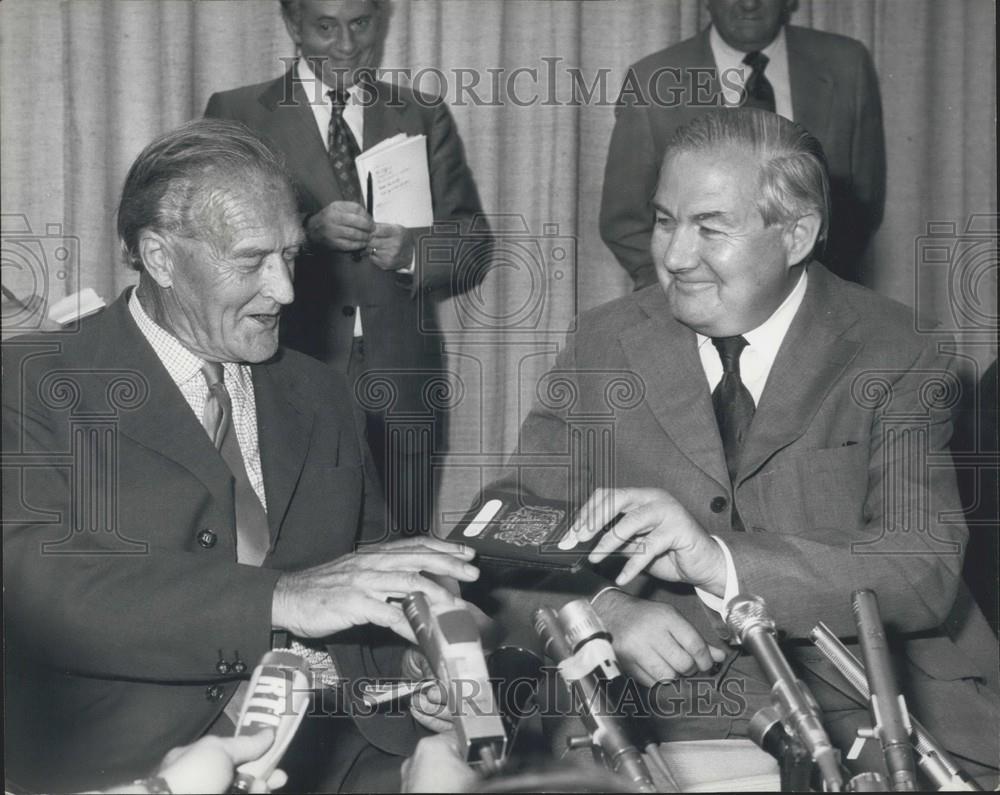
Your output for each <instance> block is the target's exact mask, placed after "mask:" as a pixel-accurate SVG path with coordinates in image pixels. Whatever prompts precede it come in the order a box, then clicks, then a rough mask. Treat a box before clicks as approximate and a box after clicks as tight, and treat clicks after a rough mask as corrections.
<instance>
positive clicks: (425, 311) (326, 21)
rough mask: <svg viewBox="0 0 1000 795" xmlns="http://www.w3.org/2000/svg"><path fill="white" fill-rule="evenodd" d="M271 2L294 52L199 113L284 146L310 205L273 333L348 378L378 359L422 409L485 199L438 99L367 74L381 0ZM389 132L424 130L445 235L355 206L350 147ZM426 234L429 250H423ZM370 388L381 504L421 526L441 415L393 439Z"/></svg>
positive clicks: (478, 271)
mask: <svg viewBox="0 0 1000 795" xmlns="http://www.w3.org/2000/svg"><path fill="white" fill-rule="evenodd" d="M281 6H282V14H283V16H284V20H285V25H286V27H287V28H288V32H289V34H290V35H291V37H292V39H293V41H294V42H295V44H296V45H297V46H298V49H299V53H300V56H301V57H300V58H299V60H298V62H297V63H296V64H295V65H294V66H293V67H292V68H291V69H290V70H289V71H288V72H287V73H286V74H284V75H283V76H282V77H280V78H278V79H277V80H273V81H269V82H267V83H263V84H259V85H253V86H245V87H243V88H239V89H236V90H233V91H225V92H220V93H218V94H214V95H213V96H212V97H211V99H210V100H209V102H208V107H207V108H206V110H205V115H206V116H214V117H219V118H229V119H235V120H237V121H241V122H243V123H245V124H246V125H247V126H248V127H250V128H251V129H252V130H254V131H256V132H257V133H259V134H260V135H262V136H263V137H264V138H265V139H267V140H268V141H269V142H270V143H271V144H272V145H273V146H274V147H275V148H276V149H277V150H278V151H280V152H282V153H283V154H284V156H285V158H286V160H287V162H288V167H289V169H290V171H291V173H292V177H293V179H294V180H295V184H296V188H297V190H298V195H299V201H300V207H301V209H302V210H303V211H304V212H305V213H306V214H307V216H308V218H307V221H306V230H307V233H308V235H309V242H310V254H309V255H308V256H304V257H302V258H301V259H300V262H299V265H298V269H297V275H296V291H297V292H298V295H299V298H298V300H297V301H296V303H295V305H294V306H293V307H291V309H290V311H289V313H288V317H287V323H286V326H285V329H284V331H283V339H284V341H285V342H286V343H287V344H288V345H290V346H291V347H293V348H296V349H298V350H300V351H303V352H305V353H308V354H310V355H312V356H315V357H317V358H319V359H321V360H322V361H325V362H328V363H329V364H330V365H331V366H332V367H334V369H336V370H338V371H340V372H347V373H349V374H350V375H351V376H352V380H356V379H357V378H358V377H359V376H361V375H362V374H363V373H364V372H366V371H369V370H377V371H381V372H380V374H379V377H383V378H384V377H387V378H388V380H389V382H391V386H390V387H389V389H390V390H393V391H395V393H396V394H395V396H394V399H393V401H392V405H391V406H390V407H389V410H390V411H393V412H395V413H397V414H407V413H409V414H410V415H411V416H417V417H423V416H427V415H428V414H431V413H432V412H431V407H429V406H428V405H427V404H428V400H427V397H426V389H427V386H428V384H429V383H430V382H432V381H433V380H435V379H440V378H442V377H443V375H444V373H443V368H444V364H443V361H442V355H441V337H440V335H439V334H438V333H437V332H436V329H437V326H436V321H435V318H434V312H433V310H434V306H433V304H434V300H436V299H437V298H439V297H441V296H446V295H448V294H449V293H452V292H461V291H462V290H465V289H468V288H470V287H471V286H473V285H474V284H475V283H477V282H478V281H479V280H481V279H482V277H483V275H484V270H483V269H482V268H481V267H480V265H481V264H482V263H483V262H485V261H487V260H485V259H484V258H483V257H482V256H481V254H482V252H468V251H466V252H464V253H462V252H460V250H459V247H460V245H461V239H462V236H463V235H465V234H467V233H468V232H469V230H470V227H471V223H472V219H473V216H475V215H476V214H478V213H480V212H481V209H482V208H481V206H480V203H479V195H478V193H477V190H476V185H475V182H474V181H473V178H472V172H471V171H470V170H469V167H468V165H467V164H466V161H465V155H464V153H463V148H462V141H461V138H460V137H459V135H458V131H457V130H456V129H455V123H454V121H453V120H452V118H451V114H450V113H449V111H448V107H447V105H446V104H445V103H444V102H443V101H442V100H439V99H436V98H429V97H425V96H417V95H416V94H415V93H414V92H412V91H410V90H408V89H406V88H404V87H401V86H394V85H389V84H387V83H384V82H380V81H377V80H374V79H372V74H373V72H374V68H375V67H376V66H377V65H378V60H379V57H380V55H381V48H382V44H383V41H384V39H385V34H386V32H387V29H388V8H387V4H386V3H384V2H378V1H377V0H322V1H317V0H288V1H286V2H282V4H281ZM317 70H318V71H317ZM398 133H406V134H408V135H420V134H423V135H426V136H427V159H428V164H429V167H430V179H431V193H432V198H433V209H434V219H435V222H436V223H438V222H446V223H448V224H450V230H449V231H448V232H446V233H445V234H444V235H436V236H434V237H431V230H429V229H407V228H405V227H402V226H397V225H391V224H382V223H375V222H374V221H373V219H372V218H371V216H369V215H368V213H367V212H366V211H365V207H364V206H362V204H363V201H364V200H363V199H362V198H361V191H360V185H359V184H358V179H357V176H356V172H355V168H354V162H353V161H354V157H355V156H356V155H357V154H358V153H360V152H361V151H364V150H367V149H370V148H371V147H373V146H375V145H376V144H378V143H379V142H380V141H383V140H384V139H386V138H389V137H391V136H394V135H396V134H398ZM475 231H476V232H477V233H478V234H480V235H481V234H482V233H483V232H485V231H487V230H485V229H484V228H481V227H480V226H479V225H477V228H476V230H475ZM431 247H432V248H433V249H434V252H435V254H434V257H433V262H432V261H431V258H429V257H427V256H425V255H426V254H427V252H428V250H429V248H431ZM445 252H447V253H445ZM470 254H474V255H471V256H470ZM477 263H479V265H477ZM366 384H367V382H366ZM372 387H374V388H372ZM378 389H379V387H378V385H377V384H375V385H368V388H366V385H362V386H361V387H360V388H359V390H358V397H359V399H360V400H361V402H362V405H363V407H364V408H366V409H368V416H369V422H368V432H369V442H370V444H371V447H372V450H373V453H374V455H375V459H376V465H377V466H378V468H379V471H380V474H381V475H382V476H383V482H384V485H385V488H386V495H387V498H388V502H389V511H390V515H391V516H392V518H393V519H394V521H395V522H396V525H397V526H398V527H400V528H401V529H403V530H404V531H408V532H411V531H421V530H425V529H427V527H428V526H429V523H430V516H431V503H432V497H433V483H432V482H431V481H432V473H431V472H430V453H431V450H432V447H433V445H434V443H435V438H434V437H435V436H436V437H437V441H438V442H439V443H440V441H441V440H442V439H443V428H442V427H441V422H440V420H441V418H440V416H436V417H435V420H436V423H435V431H434V432H433V433H431V434H428V433H427V432H426V430H423V429H421V430H418V431H417V432H414V433H411V434H407V433H401V434H399V436H398V438H397V439H395V440H390V439H389V438H388V437H387V428H386V422H385V420H386V416H385V413H384V412H385V407H384V406H375V405H373V404H372V403H371V402H370V401H371V398H372V397H373V395H368V396H367V397H366V395H363V394H361V393H363V392H377V391H378ZM387 445H388V447H387ZM390 447H391V450H392V452H388V450H389V448H390Z"/></svg>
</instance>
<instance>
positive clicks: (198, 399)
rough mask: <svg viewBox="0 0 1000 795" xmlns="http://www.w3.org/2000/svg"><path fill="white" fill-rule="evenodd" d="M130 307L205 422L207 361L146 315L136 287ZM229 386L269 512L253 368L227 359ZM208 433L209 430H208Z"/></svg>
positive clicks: (241, 438) (246, 457)
mask: <svg viewBox="0 0 1000 795" xmlns="http://www.w3.org/2000/svg"><path fill="white" fill-rule="evenodd" d="M128 308H129V311H130V312H131V313H132V318H133V319H134V320H135V322H136V325H138V326H139V331H141V332H142V335H143V336H144V337H145V338H146V339H147V340H148V341H149V344H150V345H151V346H152V348H153V352H154V353H155V354H156V356H157V358H159V360H160V361H161V362H163V366H164V367H165V368H166V370H167V374H168V375H169V376H170V379H171V380H172V381H173V382H174V383H175V384H177V388H178V389H180V391H181V395H183V396H184V400H185V401H186V402H187V404H188V405H189V406H190V407H191V411H193V412H194V416H195V417H196V418H197V419H198V422H199V423H201V422H202V417H203V415H204V412H205V402H206V400H207V399H208V384H207V383H206V382H205V376H204V375H202V372H201V368H202V365H204V364H205V362H204V361H203V360H202V359H200V358H199V357H197V356H195V355H194V354H193V353H191V351H189V350H188V349H187V348H185V347H184V346H183V345H182V344H181V343H180V341H179V340H178V339H177V338H176V337H175V336H174V335H173V334H171V333H170V332H169V331H167V330H166V329H164V328H163V327H162V326H159V325H157V323H156V322H155V321H154V320H153V319H152V318H151V317H150V316H149V315H148V314H146V310H144V309H143V308H142V304H141V303H139V296H138V295H137V294H136V291H135V290H132V295H131V296H129V299H128ZM222 368H223V370H224V371H225V385H226V389H227V390H228V391H229V397H230V400H231V401H232V404H233V415H232V423H233V429H234V430H235V431H236V440H237V441H238V442H239V445H240V453H242V454H243V463H244V465H245V466H246V470H247V477H248V478H249V480H250V485H251V486H252V487H253V490H254V493H255V494H256V495H257V497H258V499H259V500H260V504H261V505H262V506H263V507H264V510H265V511H267V498H266V496H265V495H264V473H263V470H262V468H261V464H260V445H259V443H258V438H257V400H256V398H255V397H254V391H253V378H252V377H251V376H250V368H249V367H247V366H246V365H245V364H236V363H234V362H224V363H223V365H222ZM205 433H206V434H207V433H208V431H205Z"/></svg>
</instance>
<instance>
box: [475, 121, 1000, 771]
mask: <svg viewBox="0 0 1000 795" xmlns="http://www.w3.org/2000/svg"><path fill="white" fill-rule="evenodd" d="M658 171H659V175H660V176H659V182H658V186H657V190H656V194H655V197H654V200H653V202H654V207H655V210H656V224H655V227H654V230H653V235H652V245H651V254H652V257H653V259H654V261H655V263H656V273H657V277H658V280H659V284H657V285H653V286H651V287H649V288H646V289H643V290H639V291H637V292H635V293H632V294H631V295H629V296H626V297H624V298H621V299H619V300H616V301H612V302H610V303H608V304H605V305H604V306H601V307H598V308H596V309H594V310H592V311H591V312H588V313H586V314H584V315H583V316H581V318H580V321H579V324H578V331H577V332H576V333H575V334H574V335H573V337H572V338H571V340H570V341H569V344H568V345H567V346H566V348H565V350H563V351H562V353H561V354H560V356H559V359H558V361H557V363H556V366H555V368H554V369H553V371H552V372H551V373H550V374H549V375H548V376H547V377H546V381H545V382H544V383H543V384H540V385H539V389H538V394H539V396H540V400H539V402H538V403H537V404H536V406H535V407H534V408H533V409H532V411H531V413H530V414H529V416H528V417H527V419H526V420H525V422H524V425H523V426H522V428H521V434H520V442H519V445H518V451H517V454H516V455H515V456H513V457H512V460H511V465H512V470H511V472H510V473H509V474H508V476H507V479H506V480H505V481H504V485H513V486H516V487H517V488H518V490H519V491H522V492H527V493H531V494H537V495H539V496H542V497H546V498H551V499H562V500H566V499H571V495H584V496H583V497H581V499H585V497H586V495H588V494H591V493H592V496H591V497H590V498H589V500H587V501H586V502H584V504H583V505H582V506H581V507H580V511H579V514H578V517H577V519H576V522H575V525H574V528H571V531H573V532H575V533H576V534H577V538H578V539H580V540H589V539H590V538H592V537H593V536H594V535H595V534H596V533H597V532H598V531H599V529H600V528H602V527H604V526H605V525H606V524H607V523H608V522H609V521H610V520H611V518H612V517H615V516H616V515H618V514H619V513H620V514H621V516H620V517H619V521H618V522H617V523H616V524H614V526H613V527H612V528H611V529H610V530H608V531H607V532H606V533H605V535H604V536H603V537H602V539H601V540H600V542H599V544H598V547H597V548H595V550H594V552H593V553H592V554H591V562H592V563H594V564H600V567H598V568H597V569H596V570H587V569H584V570H582V571H581V572H579V573H577V574H573V575H569V576H561V575H560V576H552V577H549V578H548V579H546V580H544V581H540V582H535V583H533V584H534V586H535V587H534V588H529V587H525V586H526V585H529V584H531V583H524V582H522V583H519V586H520V587H514V588H511V587H510V586H509V585H505V586H503V587H497V588H495V589H494V594H493V595H494V596H495V597H496V598H497V599H498V601H499V603H500V605H501V609H500V610H499V612H498V613H497V614H498V616H499V617H500V623H501V624H502V625H503V626H506V627H508V628H509V630H510V631H512V632H513V631H518V628H520V629H521V630H523V629H524V627H530V619H529V617H530V615H531V614H532V611H533V609H534V608H536V607H538V606H540V605H548V606H559V605H561V604H563V603H565V602H566V601H568V600H569V599H571V598H574V597H580V596H583V597H590V599H591V601H592V603H593V605H594V608H595V610H596V611H597V612H598V613H599V614H600V615H601V617H602V619H603V621H604V623H605V625H606V626H607V628H608V630H609V631H610V633H611V635H612V636H613V638H614V642H615V647H616V650H617V653H618V657H619V659H620V660H621V662H622V664H623V667H624V668H625V670H626V671H627V672H628V673H629V674H630V675H631V676H632V677H634V679H635V680H636V681H638V682H639V683H641V684H643V685H646V686H648V687H650V688H651V689H650V691H649V699H650V701H651V702H652V703H653V704H655V705H656V709H658V710H659V712H658V714H660V715H663V714H664V713H666V714H667V715H669V716H670V718H669V720H664V721H659V722H658V723H657V728H658V729H659V730H660V731H662V739H665V740H684V739H717V738H729V737H745V736H746V732H747V721H748V720H749V718H751V717H752V716H753V714H754V713H755V711H756V710H758V709H759V708H761V707H762V706H764V705H765V704H767V703H769V700H770V690H771V688H770V684H769V683H768V682H767V681H766V680H765V678H764V676H763V675H762V673H761V670H760V668H759V667H758V666H757V665H756V664H755V662H754V660H753V659H752V657H749V656H748V654H747V653H746V652H744V653H743V654H742V655H740V656H739V657H736V658H735V659H733V655H730V656H729V662H730V663H731V665H730V666H729V667H726V668H723V673H722V674H719V675H718V676H714V675H713V676H712V677H706V676H704V674H706V673H707V672H708V671H709V670H710V669H711V668H712V666H713V664H714V663H718V662H720V661H721V660H722V658H723V652H724V651H725V645H724V639H726V638H727V637H728V635H727V633H726V632H725V631H724V630H723V628H722V626H721V622H722V615H723V614H724V612H725V605H726V603H727V602H728V601H729V599H730V598H732V597H733V596H734V595H736V594H737V593H739V592H745V593H754V594H758V595H760V596H761V597H763V599H764V600H765V601H766V603H767V605H768V609H769V612H770V614H771V615H772V616H773V618H774V620H775V621H776V622H777V625H778V628H779V629H780V630H782V631H783V632H785V633H787V639H788V647H787V648H788V651H789V653H790V655H791V657H792V660H793V661H794V663H795V664H796V665H797V666H798V670H799V675H800V676H802V677H803V678H804V680H805V681H806V682H807V683H808V684H809V686H810V687H811V688H812V689H813V691H814V693H815V694H816V697H817V699H818V700H819V702H820V705H821V706H822V707H823V709H824V710H825V712H826V718H827V721H828V724H829V726H830V731H831V736H832V737H833V739H834V742H835V743H836V745H837V747H839V748H841V749H843V750H844V751H845V752H846V750H847V749H848V748H850V746H851V744H852V742H853V739H854V731H855V729H856V728H857V726H858V722H859V720H860V721H862V722H864V721H867V713H866V712H865V710H864V709H863V707H861V706H859V704H858V703H857V702H856V701H855V700H854V699H852V698H851V693H850V690H849V689H848V688H846V686H845V685H844V683H843V680H841V679H840V677H839V674H838V673H837V672H836V670H835V669H833V667H832V666H831V665H830V664H829V663H827V662H826V661H825V660H824V659H823V658H822V657H821V656H820V655H819V653H818V652H817V651H816V650H815V649H813V648H812V647H811V646H810V645H809V644H808V635H809V632H810V630H811V629H812V627H813V626H814V625H815V624H816V622H817V621H824V622H826V624H827V625H829V626H830V628H831V629H832V630H833V631H834V632H836V633H837V634H838V635H840V636H842V637H846V636H852V635H856V629H855V624H854V620H853V617H852V613H851V606H850V605H851V593H852V591H853V590H854V589H858V588H873V589H875V590H876V591H877V592H878V598H879V603H880V606H881V611H882V615H883V617H884V620H885V623H886V625H887V626H888V627H889V628H890V631H891V633H892V635H893V639H894V641H898V644H899V645H898V647H897V649H896V651H897V652H898V656H897V659H898V661H899V669H900V673H901V677H902V687H903V689H904V691H905V693H906V698H907V703H908V706H909V708H910V709H911V710H913V714H914V715H915V716H917V717H918V718H919V719H920V721H921V722H923V723H924V724H925V725H926V726H927V727H928V729H929V730H930V731H931V732H932V733H938V732H940V735H939V737H938V739H939V740H940V741H941V742H942V743H943V744H944V745H945V746H946V747H947V748H949V749H950V750H952V751H954V752H955V753H957V754H960V755H962V756H963V757H964V758H966V759H972V760H975V761H976V762H978V763H981V764H983V765H986V766H994V767H995V765H996V763H997V759H998V756H1000V754H998V744H997V736H998V735H997V726H998V715H1000V713H998V709H997V707H998V703H1000V698H998V696H997V694H996V693H995V692H994V691H992V690H990V689H989V688H988V687H987V686H986V685H985V684H984V682H985V679H986V677H988V676H990V673H989V672H987V671H985V670H982V669H980V668H978V667H977V664H976V663H975V662H973V661H972V660H971V659H970V658H969V657H967V656H965V655H964V654H963V653H962V652H961V651H959V649H958V647H957V646H956V644H955V643H954V642H953V641H952V640H951V638H950V637H949V635H948V632H949V630H948V629H947V628H945V626H943V625H944V624H945V619H946V618H947V617H948V616H949V613H950V612H951V610H952V605H953V603H954V600H955V593H956V589H957V588H958V584H959V578H960V574H961V570H962V555H963V551H964V545H965V542H966V540H967V538H968V532H967V530H966V527H965V525H964V523H963V522H962V519H961V512H960V510H959V507H960V504H961V503H960V501H959V497H958V492H957V488H956V483H955V471H954V468H953V466H952V463H951V459H950V456H949V454H948V449H947V444H948V439H949V437H950V435H951V427H952V426H951V409H952V405H951V403H950V402H949V399H948V397H947V396H948V395H949V394H954V390H956V389H957V386H956V385H957V381H956V380H955V376H954V374H953V373H952V372H951V370H950V367H949V361H948V359H947V357H945V356H942V355H941V354H940V353H939V352H938V350H937V346H936V344H935V341H934V340H933V339H927V338H924V337H922V336H921V335H919V334H917V333H915V332H914V330H913V320H912V312H911V310H909V309H908V308H906V307H903V306H901V305H899V304H896V303H894V302H892V301H889V300H888V299H885V298H883V297H881V296H879V295H877V294H875V293H873V292H871V291H870V290H867V289H865V288H863V287H860V286H858V285H854V284H850V283H848V282H845V281H843V280H842V279H839V278H838V277H836V276H834V275H833V274H831V273H830V272H829V271H828V270H827V269H826V268H824V267H823V265H822V264H820V263H819V262H818V261H817V260H815V259H813V257H812V252H813V251H814V248H815V247H816V245H817V243H818V242H820V241H822V238H823V235H824V233H825V231H826V229H827V224H828V219H829V210H828V207H829V195H828V189H827V179H826V175H825V170H824V168H823V165H822V159H821V153H820V148H819V145H818V143H817V142H816V140H815V139H814V138H813V137H812V136H810V135H808V134H807V133H806V132H805V131H803V130H802V129H801V128H800V127H798V126H796V125H794V124H792V123H791V122H789V121H787V120H785V119H783V118H781V117H780V116H778V115H776V114H773V113H768V112H763V111H760V110H756V109H737V110H724V111H714V112H710V113H707V114H704V115H702V116H701V117H699V118H698V119H696V120H695V121H694V122H692V123H691V124H690V125H688V126H687V127H685V128H683V129H682V130H680V131H678V133H677V135H676V136H675V138H674V139H673V141H672V142H671V144H670V145H669V147H668V150H667V154H666V158H665V160H664V162H663V165H662V168H661V169H658ZM762 185H763V186H764V187H763V188H762V187H761V186H762ZM557 385H558V388H557ZM565 394H569V395H573V397H574V400H573V401H565V400H559V399H558V397H557V396H559V395H565ZM549 395H551V396H552V397H551V398H546V396H549ZM594 418H602V421H603V422H605V423H609V424H610V425H611V426H612V427H611V428H609V429H608V430H606V431H604V433H603V435H602V436H600V437H597V438H596V439H595V441H593V442H590V441H587V442H586V443H582V442H581V440H590V439H593V438H595V437H596V434H595V433H594V431H593V430H592V429H593V422H594ZM588 423H589V424H588ZM918 445H919V446H920V447H919V452H917V450H916V449H915V448H916V447H917V446H918ZM566 543H567V544H568V545H569V548H572V547H573V546H574V541H573V540H572V539H570V540H569V541H567V542H566ZM560 546H561V548H564V547H563V546H562V544H561V545H560ZM616 549H620V550H621V551H622V552H623V553H624V567H622V559H620V558H619V559H618V560H616V561H609V560H605V558H606V556H607V555H608V553H609V552H611V551H613V550H616ZM601 567H606V568H601ZM619 570H620V571H619ZM980 626H981V628H982V629H983V630H985V631H984V632H982V634H981V635H980V636H979V637H978V638H977V642H978V648H979V649H980V650H982V651H983V652H984V653H985V654H986V655H987V656H988V657H989V658H991V659H992V660H993V667H995V665H996V662H995V661H996V653H997V650H996V639H995V638H994V637H992V636H990V634H989V630H988V629H987V628H986V624H985V622H980ZM528 633H530V630H528ZM531 634H533V633H531ZM527 637H530V634H528V635H527ZM525 639H526V635H525V633H523V632H522V634H521V637H520V638H516V639H515V638H513V637H511V638H510V640H525ZM699 671H700V672H702V674H703V676H702V678H701V679H700V680H697V679H696V680H695V681H694V683H693V684H692V683H690V682H688V680H687V679H686V677H688V676H689V675H695V676H697V674H698V672H699ZM678 705H680V706H678ZM873 746H874V748H873ZM876 749H877V744H873V743H868V744H867V745H866V754H868V756H866V757H864V758H863V759H862V760H861V762H860V764H862V765H863V764H865V763H866V762H869V763H877V758H878V757H879V756H880V754H878V753H875V754H873V751H875V750H876ZM873 760H874V761H873ZM973 769H974V770H975V772H976V773H983V772H984V768H981V767H980V768H973Z"/></svg>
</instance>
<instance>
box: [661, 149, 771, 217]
mask: <svg viewBox="0 0 1000 795" xmlns="http://www.w3.org/2000/svg"><path fill="white" fill-rule="evenodd" d="M759 179H760V163H759V161H758V158H757V156H756V155H755V153H754V152H753V151H752V150H751V148H750V147H743V146H740V145H730V144H726V145H721V146H712V147H707V148H698V149H676V150H673V151H671V152H668V153H667V155H666V157H665V158H664V160H663V165H662V166H661V168H660V177H659V181H658V183H657V188H656V196H657V198H658V199H661V198H662V197H665V196H666V195H667V194H673V195H678V194H680V197H681V198H695V197H709V196H713V197H718V198H719V199H724V200H727V202H728V203H735V202H737V201H746V202H750V203H752V201H753V197H754V195H755V193H756V191H757V186H758V184H759Z"/></svg>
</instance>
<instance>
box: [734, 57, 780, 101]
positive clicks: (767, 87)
mask: <svg viewBox="0 0 1000 795" xmlns="http://www.w3.org/2000/svg"><path fill="white" fill-rule="evenodd" d="M769 60H770V59H769V58H768V57H767V56H766V55H764V53H762V52H759V51H756V50H755V51H754V52H748V53H747V54H746V57H745V58H744V59H743V63H745V64H746V65H747V66H749V67H750V70H751V71H750V76H749V77H748V78H747V80H746V83H745V84H744V86H743V102H742V103H741V104H742V105H744V106H745V107H748V108H760V109H761V110H769V111H771V113H774V112H775V105H774V86H772V85H771V81H770V80H768V79H767V78H766V77H764V69H765V68H766V67H767V63H768V61H769Z"/></svg>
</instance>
